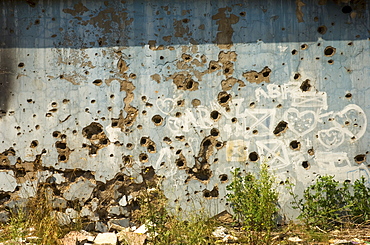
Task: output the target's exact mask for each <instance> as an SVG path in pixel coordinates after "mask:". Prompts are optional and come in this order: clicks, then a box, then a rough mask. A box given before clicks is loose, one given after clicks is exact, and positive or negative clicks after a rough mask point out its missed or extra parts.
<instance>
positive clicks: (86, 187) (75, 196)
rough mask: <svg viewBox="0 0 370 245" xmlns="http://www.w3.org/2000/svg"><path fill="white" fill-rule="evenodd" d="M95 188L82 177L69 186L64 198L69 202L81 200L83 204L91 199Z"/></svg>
mask: <svg viewBox="0 0 370 245" xmlns="http://www.w3.org/2000/svg"><path fill="white" fill-rule="evenodd" d="M95 186H96V185H95V184H94V183H92V182H91V181H90V180H88V179H85V178H82V177H81V178H79V179H78V181H76V182H74V183H72V184H70V185H69V187H68V188H67V190H66V191H65V192H64V193H63V197H64V198H65V199H66V200H68V201H74V200H79V201H80V203H82V204H83V203H85V202H86V200H88V199H89V198H90V197H91V194H92V192H93V190H94V188H95Z"/></svg>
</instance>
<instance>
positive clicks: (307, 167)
mask: <svg viewBox="0 0 370 245" xmlns="http://www.w3.org/2000/svg"><path fill="white" fill-rule="evenodd" d="M302 167H303V168H304V169H309V168H310V163H309V162H308V161H303V162H302Z"/></svg>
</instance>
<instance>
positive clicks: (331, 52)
mask: <svg viewBox="0 0 370 245" xmlns="http://www.w3.org/2000/svg"><path fill="white" fill-rule="evenodd" d="M335 51H336V49H335V48H333V47H331V46H328V47H326V48H325V50H324V55H325V56H328V57H330V56H333V55H334V54H335Z"/></svg>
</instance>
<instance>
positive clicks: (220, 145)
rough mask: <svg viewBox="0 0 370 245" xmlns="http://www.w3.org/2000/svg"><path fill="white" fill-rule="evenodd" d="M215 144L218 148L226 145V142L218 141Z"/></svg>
mask: <svg viewBox="0 0 370 245" xmlns="http://www.w3.org/2000/svg"><path fill="white" fill-rule="evenodd" d="M215 146H216V148H217V149H221V148H222V147H223V146H224V144H223V143H222V142H221V141H217V142H216V145H215ZM215 160H216V159H215Z"/></svg>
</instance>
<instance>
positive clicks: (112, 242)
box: [94, 232, 117, 245]
mask: <svg viewBox="0 0 370 245" xmlns="http://www.w3.org/2000/svg"><path fill="white" fill-rule="evenodd" d="M94 244H101V245H116V244H117V235H116V233H113V232H106V233H99V234H98V235H97V236H96V237H95V240H94Z"/></svg>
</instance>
